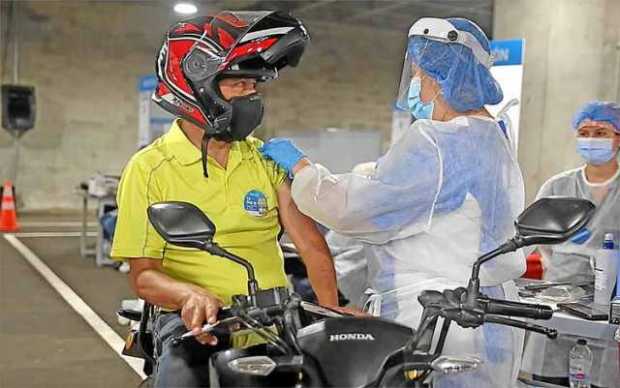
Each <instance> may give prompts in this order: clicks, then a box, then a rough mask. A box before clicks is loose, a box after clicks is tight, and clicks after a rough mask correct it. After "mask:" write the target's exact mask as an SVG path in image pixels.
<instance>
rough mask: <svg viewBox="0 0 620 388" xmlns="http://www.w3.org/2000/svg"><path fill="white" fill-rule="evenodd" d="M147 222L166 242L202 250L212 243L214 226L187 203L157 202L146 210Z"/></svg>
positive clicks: (199, 211) (194, 207)
mask: <svg viewBox="0 0 620 388" xmlns="http://www.w3.org/2000/svg"><path fill="white" fill-rule="evenodd" d="M147 214H148V217H149V221H150V222H151V225H153V227H154V228H155V230H156V231H157V233H159V234H160V235H161V236H162V237H163V238H164V240H166V242H168V243H170V244H174V245H180V246H183V247H188V248H198V249H203V248H204V247H205V245H208V244H209V243H211V242H212V241H213V236H214V235H215V225H214V224H213V222H211V220H210V219H209V218H208V217H207V216H206V215H205V214H204V213H203V212H202V210H200V209H199V208H198V207H196V206H195V205H192V204H191V203H188V202H177V201H170V202H158V203H154V204H152V205H151V206H149V208H148V210H147Z"/></svg>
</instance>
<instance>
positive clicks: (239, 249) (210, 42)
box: [112, 12, 337, 387]
mask: <svg viewBox="0 0 620 388" xmlns="http://www.w3.org/2000/svg"><path fill="white" fill-rule="evenodd" d="M308 40H309V36H308V34H307V32H306V29H305V27H304V26H303V24H302V23H301V22H300V21H299V20H297V19H295V18H293V17H291V16H288V15H284V14H280V13H274V12H240V13H235V12H223V13H220V14H218V15H216V16H207V17H199V18H195V19H192V20H189V21H184V22H180V23H177V24H175V25H174V26H172V27H171V29H170V30H169V31H168V33H167V34H166V37H165V39H164V42H163V45H162V47H161V49H160V51H159V55H158V58H157V63H156V69H157V76H158V79H159V84H158V87H157V89H156V92H155V94H154V96H153V99H154V101H155V102H157V103H158V104H159V105H160V106H161V107H162V108H164V109H165V110H167V111H169V112H171V113H172V114H174V115H175V116H176V117H177V120H176V121H175V122H174V123H173V124H172V126H171V128H170V130H169V131H168V133H166V134H165V135H163V136H162V137H161V138H159V139H158V140H156V141H155V142H153V143H152V144H151V145H149V146H148V147H146V148H144V149H142V150H141V151H140V152H138V153H137V154H135V155H134V156H133V157H132V159H131V160H130V161H129V163H128V164H127V166H126V167H125V169H124V172H123V177H122V179H121V183H120V186H119V191H118V198H117V200H118V205H119V214H118V223H117V226H116V233H115V239H114V245H113V249H112V256H113V257H115V258H117V259H122V260H128V261H129V263H130V266H131V272H130V274H129V275H130V276H129V278H130V283H131V286H132V287H133V289H134V290H135V291H136V293H137V294H138V295H139V296H140V297H141V298H143V299H145V300H146V301H148V302H149V303H151V304H153V305H155V306H157V310H158V313H157V314H156V317H155V321H154V324H153V334H154V338H155V353H156V358H157V360H158V361H157V367H156V370H155V386H157V387H163V386H184V387H192V386H203V385H204V384H206V383H208V381H209V380H208V367H207V362H208V359H209V356H210V355H211V354H212V353H213V352H214V351H216V350H218V349H222V348H225V347H227V346H228V344H227V343H220V344H218V343H217V342H218V340H217V338H216V337H214V336H209V335H207V334H202V335H198V336H197V337H196V338H197V340H198V341H199V342H200V343H201V344H203V345H205V344H208V345H210V346H202V345H200V344H198V343H197V342H195V341H186V342H184V344H183V345H181V346H178V347H173V346H171V340H172V338H173V337H175V336H177V335H179V334H182V333H183V332H185V331H186V330H192V331H193V332H194V333H195V334H200V332H201V327H202V325H203V324H204V323H205V322H209V323H213V322H215V321H216V320H217V313H218V309H219V308H220V307H221V306H223V305H227V304H230V302H231V297H232V296H233V295H235V294H245V293H246V292H247V289H246V284H247V277H246V273H245V272H244V271H243V268H241V267H239V266H237V265H235V264H234V263H231V262H229V261H227V260H223V259H220V258H217V257H214V256H211V255H209V254H208V253H205V252H203V251H199V250H192V249H187V248H181V247H175V246H170V245H167V244H166V243H165V242H164V240H163V239H162V238H161V237H160V236H159V235H158V234H157V233H156V232H155V230H154V229H153V228H152V226H151V225H150V224H149V222H148V219H147V211H146V210H147V207H148V206H149V205H151V204H153V203H155V202H160V201H166V200H168V201H170V200H178V201H186V202H191V203H193V204H195V205H196V206H198V207H199V208H200V209H201V210H202V211H204V212H205V213H206V214H207V215H208V216H209V217H210V219H211V220H213V221H214V223H215V224H216V225H217V227H218V228H217V233H216V235H215V241H216V242H217V243H218V244H219V245H220V246H222V247H223V248H225V249H227V250H229V251H231V252H233V253H235V254H237V255H239V256H242V257H245V258H248V259H249V260H250V262H251V264H252V265H253V266H254V268H255V272H256V277H257V280H258V282H259V284H260V285H261V287H262V288H271V287H281V286H286V284H287V279H286V276H285V273H284V269H283V256H282V252H281V250H280V247H279V245H278V236H279V234H280V229H281V228H280V224H282V225H283V226H284V228H285V229H286V231H287V233H288V235H289V236H290V238H291V239H292V241H293V242H294V243H295V245H296V246H297V248H298V250H299V252H300V254H301V256H302V257H303V258H304V261H305V264H306V266H307V269H308V274H309V278H310V281H311V283H312V286H313V288H314V291H315V293H316V295H317V297H318V300H319V303H321V304H322V305H325V306H329V307H337V288H336V277H335V272H334V267H333V263H332V258H331V256H330V253H329V250H328V248H327V245H326V243H325V240H324V239H323V237H322V235H321V234H320V233H319V231H318V229H317V228H316V225H315V224H314V222H313V221H311V220H310V219H309V218H308V217H306V216H304V215H303V214H301V213H300V212H299V210H298V209H297V207H296V205H295V204H294V202H293V201H292V199H291V194H290V186H289V182H288V180H287V176H286V173H285V172H284V171H283V170H281V169H279V168H278V167H277V166H276V165H275V163H274V162H272V161H268V160H265V159H264V158H263V157H262V156H261V154H260V152H259V151H258V149H259V148H260V146H261V145H262V143H261V141H259V140H258V139H255V138H252V137H249V135H250V133H251V132H252V131H253V130H254V129H255V128H256V127H257V126H258V125H259V124H260V122H261V119H262V114H263V104H262V100H261V96H260V95H259V94H258V93H257V91H256V86H257V82H263V81H267V80H271V79H275V78H277V75H278V71H279V70H280V69H281V68H283V67H285V66H287V65H291V66H296V65H297V64H298V62H299V59H300V57H301V55H302V53H303V51H304V47H305V45H306V43H307V42H308Z"/></svg>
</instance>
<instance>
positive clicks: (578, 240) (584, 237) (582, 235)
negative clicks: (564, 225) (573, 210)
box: [570, 228, 592, 245]
mask: <svg viewBox="0 0 620 388" xmlns="http://www.w3.org/2000/svg"><path fill="white" fill-rule="evenodd" d="M590 237H592V232H591V231H590V229H588V228H581V229H580V230H579V231H578V232H577V233H575V234H574V235H573V237H571V239H570V241H571V242H572V243H574V244H577V245H582V244H583V243H585V242H586V241H588V240H589V239H590Z"/></svg>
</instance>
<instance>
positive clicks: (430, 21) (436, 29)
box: [396, 18, 493, 110]
mask: <svg viewBox="0 0 620 388" xmlns="http://www.w3.org/2000/svg"><path fill="white" fill-rule="evenodd" d="M408 37H409V48H411V46H412V45H413V46H415V50H413V53H412V50H407V52H406V53H405V61H404V63H403V69H402V74H401V78H400V85H399V90H398V96H397V100H396V106H397V107H398V108H399V109H402V110H408V109H409V107H408V103H407V100H408V99H409V98H410V95H409V94H410V93H409V91H410V86H411V80H412V78H413V77H414V76H416V75H417V76H420V77H423V76H425V75H424V72H423V71H421V69H418V66H417V63H425V64H427V65H431V64H432V62H433V60H437V59H435V58H432V57H431V55H432V53H431V50H427V49H428V48H429V46H430V42H439V43H444V44H447V45H454V49H455V50H454V51H455V56H454V59H455V60H454V65H455V66H456V65H458V54H459V49H460V48H461V47H462V46H465V47H467V48H469V49H470V50H471V51H472V53H473V54H474V57H475V58H476V60H477V62H478V63H480V64H482V65H483V66H485V67H486V68H490V67H491V66H492V64H493V61H492V58H491V55H490V54H489V53H488V52H487V51H485V50H484V48H483V47H482V46H481V45H480V42H479V41H478V40H477V39H476V37H475V36H474V35H472V34H471V33H469V32H467V31H460V30H457V29H456V27H454V25H452V23H450V22H449V21H447V20H444V19H438V18H421V19H419V20H418V21H416V22H415V23H414V24H413V25H412V26H411V28H410V30H409V35H408ZM414 39H415V40H414ZM414 55H415V58H414Z"/></svg>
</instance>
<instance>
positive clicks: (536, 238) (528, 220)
mask: <svg viewBox="0 0 620 388" xmlns="http://www.w3.org/2000/svg"><path fill="white" fill-rule="evenodd" d="M594 210H595V206H594V204H593V203H592V202H590V201H588V200H585V199H579V198H571V197H545V198H541V199H539V200H538V201H536V202H534V203H533V204H532V205H530V206H529V207H528V208H527V209H525V210H524V211H523V213H521V215H520V216H519V218H517V221H516V222H515V227H516V229H517V237H516V239H517V240H519V245H520V246H527V245H533V244H558V243H561V242H564V241H566V240H568V239H569V238H570V237H571V236H573V235H574V234H575V233H577V232H578V231H579V230H580V229H581V228H583V227H584V226H585V225H586V224H587V223H588V221H590V218H592V216H593V215H594Z"/></svg>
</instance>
